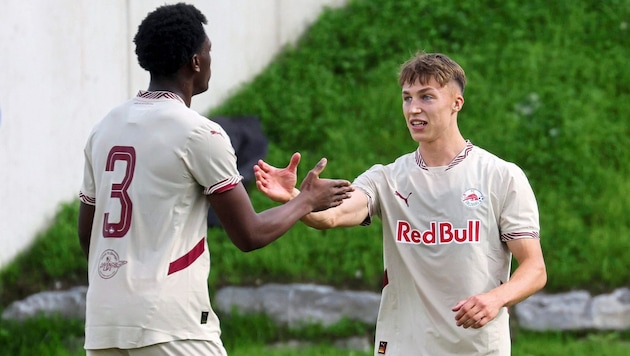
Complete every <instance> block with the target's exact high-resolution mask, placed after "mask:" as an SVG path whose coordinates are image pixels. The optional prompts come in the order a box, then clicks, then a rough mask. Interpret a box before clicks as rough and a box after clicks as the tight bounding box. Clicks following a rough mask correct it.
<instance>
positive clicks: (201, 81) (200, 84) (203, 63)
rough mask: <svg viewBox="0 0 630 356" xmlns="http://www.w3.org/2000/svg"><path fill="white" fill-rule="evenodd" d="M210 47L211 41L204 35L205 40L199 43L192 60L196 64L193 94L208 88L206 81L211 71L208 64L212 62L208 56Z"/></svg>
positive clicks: (208, 79) (208, 80) (207, 81)
mask: <svg viewBox="0 0 630 356" xmlns="http://www.w3.org/2000/svg"><path fill="white" fill-rule="evenodd" d="M211 49H212V43H211V42H210V39H209V38H208V37H206V40H205V41H204V42H203V44H202V45H201V48H200V49H199V52H197V53H196V54H195V55H194V57H193V60H194V61H195V64H196V68H195V69H196V70H197V75H196V76H195V79H194V92H193V95H196V94H200V93H203V92H205V91H206V90H208V83H209V82H210V77H211V75H212V71H211V69H210V64H211V62H212V58H211V57H210V50H211Z"/></svg>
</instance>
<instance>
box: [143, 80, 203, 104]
mask: <svg viewBox="0 0 630 356" xmlns="http://www.w3.org/2000/svg"><path fill="white" fill-rule="evenodd" d="M147 90H149V91H170V92H171V93H174V94H177V95H179V97H180V98H182V100H183V101H184V103H185V104H186V106H188V107H190V102H191V100H192V96H193V95H192V87H191V86H190V85H185V83H182V82H180V81H177V80H166V79H158V78H154V77H151V82H150V83H149V88H148V89H147Z"/></svg>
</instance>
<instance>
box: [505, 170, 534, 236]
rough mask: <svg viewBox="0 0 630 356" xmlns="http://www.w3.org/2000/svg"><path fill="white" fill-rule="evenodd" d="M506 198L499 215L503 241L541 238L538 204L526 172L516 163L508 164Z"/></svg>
mask: <svg viewBox="0 0 630 356" xmlns="http://www.w3.org/2000/svg"><path fill="white" fill-rule="evenodd" d="M507 171H508V174H509V176H508V179H507V185H506V187H505V195H504V196H505V200H504V202H503V209H502V210H501V213H500V217H499V229H500V233H501V240H502V241H509V240H515V239H521V238H539V237H540V222H539V214H538V204H537V203H536V197H535V196H534V191H533V190H532V187H531V185H530V184H529V181H528V179H527V177H526V176H525V173H524V172H523V171H522V170H521V169H520V168H519V167H517V166H516V165H514V164H510V165H509V166H508V170H507Z"/></svg>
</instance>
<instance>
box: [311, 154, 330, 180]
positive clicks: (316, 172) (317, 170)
mask: <svg viewBox="0 0 630 356" xmlns="http://www.w3.org/2000/svg"><path fill="white" fill-rule="evenodd" d="M327 162H328V161H327V160H326V158H322V159H320V160H319V162H317V164H316V165H315V167H313V169H311V173H312V174H314V175H315V176H316V177H319V175H320V174H321V173H322V172H323V171H324V168H326V163H327Z"/></svg>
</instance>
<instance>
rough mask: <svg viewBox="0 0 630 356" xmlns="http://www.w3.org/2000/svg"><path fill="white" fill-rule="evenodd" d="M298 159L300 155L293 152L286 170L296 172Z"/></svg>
mask: <svg viewBox="0 0 630 356" xmlns="http://www.w3.org/2000/svg"><path fill="white" fill-rule="evenodd" d="M300 158H301V155H300V153H299V152H295V153H294V154H293V156H291V161H290V162H289V165H288V166H287V169H289V170H291V171H293V172H297V167H298V165H299V164H300Z"/></svg>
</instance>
